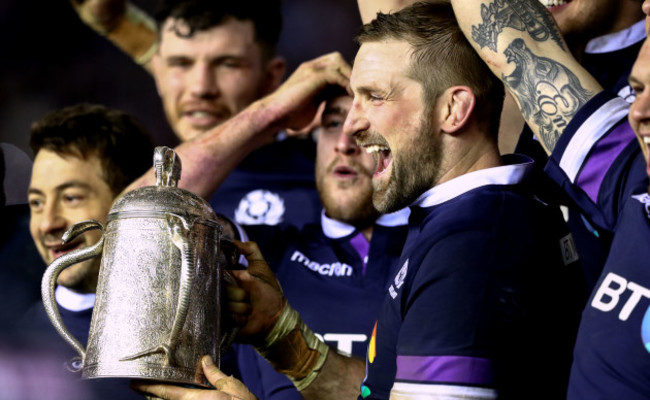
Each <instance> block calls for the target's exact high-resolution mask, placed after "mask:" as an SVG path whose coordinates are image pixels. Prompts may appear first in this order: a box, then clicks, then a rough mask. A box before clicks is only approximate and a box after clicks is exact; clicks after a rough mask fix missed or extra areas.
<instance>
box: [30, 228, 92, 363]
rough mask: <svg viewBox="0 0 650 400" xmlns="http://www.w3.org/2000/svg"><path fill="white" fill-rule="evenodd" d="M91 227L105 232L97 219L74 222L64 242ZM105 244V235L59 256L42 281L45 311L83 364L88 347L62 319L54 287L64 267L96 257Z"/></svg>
mask: <svg viewBox="0 0 650 400" xmlns="http://www.w3.org/2000/svg"><path fill="white" fill-rule="evenodd" d="M91 229H100V230H101V231H102V233H103V231H104V227H103V225H102V224H101V223H99V222H98V221H95V220H88V221H83V222H79V223H77V224H74V225H73V226H72V227H71V228H70V229H68V230H67V231H66V232H65V233H64V234H63V237H62V238H61V239H62V241H63V243H64V244H65V243H67V242H69V241H70V240H72V239H74V238H75V237H77V236H79V235H81V234H82V233H84V232H86V231H89V230H91ZM103 245H104V235H103V234H102V237H101V238H100V239H99V241H98V242H97V243H95V244H94V245H92V246H90V247H86V248H84V249H80V250H75V251H71V252H70V253H68V254H64V255H62V256H61V257H59V258H57V259H56V260H54V261H53V262H52V264H50V266H49V267H47V269H46V270H45V274H43V280H42V281H41V296H42V298H43V305H44V306H45V312H46V313H47V316H48V317H49V318H50V322H52V325H54V328H55V329H56V330H57V332H58V333H59V335H61V337H62V338H63V339H64V340H65V341H66V342H68V344H70V346H72V347H73V348H74V349H75V350H76V351H77V353H79V356H80V357H81V365H83V361H84V359H85V358H86V349H84V347H83V346H82V345H81V343H79V341H78V340H77V339H76V338H75V337H74V336H73V335H72V334H71V333H70V331H68V329H67V328H66V326H65V324H64V323H63V320H62V319H61V313H60V312H59V306H58V305H57V304H56V300H55V298H54V289H55V287H56V280H57V278H58V277H59V275H60V274H61V272H63V270H64V269H66V268H68V267H69V266H71V265H73V264H76V263H79V262H82V261H86V260H88V259H90V258H93V257H96V256H98V255H100V254H101V253H102V248H103ZM73 369H74V370H76V371H78V370H79V369H81V366H79V367H78V368H77V367H75V366H74V365H73Z"/></svg>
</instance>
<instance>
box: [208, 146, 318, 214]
mask: <svg viewBox="0 0 650 400" xmlns="http://www.w3.org/2000/svg"><path fill="white" fill-rule="evenodd" d="M315 154H316V144H315V143H314V141H313V140H311V139H298V138H287V139H284V140H278V141H275V142H273V143H270V144H268V145H265V146H263V147H261V148H259V149H257V150H255V151H253V152H252V153H250V154H249V155H248V156H247V157H246V158H244V159H243V160H242V161H241V162H240V163H239V165H237V168H235V169H234V170H233V171H232V172H231V173H230V174H229V175H228V177H227V178H226V179H225V180H224V182H223V183H222V184H221V185H220V187H219V189H218V190H217V192H216V193H215V194H214V195H213V196H212V198H211V199H210V205H211V206H212V208H214V210H215V211H216V212H217V213H219V214H222V215H224V216H226V217H228V218H231V219H232V220H233V221H235V222H237V223H239V224H240V225H259V224H264V225H279V224H284V225H293V226H297V227H302V226H303V225H304V224H307V223H317V222H318V221H319V218H320V211H321V209H322V203H321V202H320V197H319V196H318V191H317V190H316V183H315V178H314V168H315V164H314V159H315Z"/></svg>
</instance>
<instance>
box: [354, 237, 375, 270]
mask: <svg viewBox="0 0 650 400" xmlns="http://www.w3.org/2000/svg"><path fill="white" fill-rule="evenodd" d="M350 244H351V245H352V247H353V248H354V250H356V252H357V253H359V257H361V264H362V265H363V268H362V270H361V274H362V275H363V276H365V275H366V264H367V262H368V251H369V250H370V243H368V239H366V237H365V236H363V232H359V233H358V234H357V235H356V236H355V237H353V238H352V239H350Z"/></svg>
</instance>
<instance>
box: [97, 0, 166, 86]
mask: <svg viewBox="0 0 650 400" xmlns="http://www.w3.org/2000/svg"><path fill="white" fill-rule="evenodd" d="M106 37H107V38H108V39H109V40H110V41H111V42H113V44H115V46H117V47H118V48H119V49H120V50H122V51H123V52H125V53H126V54H128V55H129V56H130V57H131V58H132V59H133V61H135V62H136V63H137V64H139V65H141V66H142V67H143V68H144V69H146V70H147V71H148V72H149V73H151V72H152V70H151V58H152V57H153V55H154V53H155V52H156V51H157V50H158V34H157V29H156V23H155V21H154V20H153V18H151V17H150V16H149V15H147V14H146V13H145V12H144V11H142V10H140V9H139V8H137V7H136V6H134V5H132V4H131V3H127V7H126V12H125V14H124V16H123V18H121V19H120V22H119V23H118V24H117V26H116V27H115V28H114V29H113V30H111V31H110V32H109V33H108V34H107V35H106Z"/></svg>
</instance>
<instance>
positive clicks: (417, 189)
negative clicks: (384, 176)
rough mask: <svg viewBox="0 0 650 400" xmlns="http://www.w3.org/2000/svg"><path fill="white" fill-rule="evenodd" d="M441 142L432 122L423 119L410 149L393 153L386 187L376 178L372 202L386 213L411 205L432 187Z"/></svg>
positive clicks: (438, 162)
mask: <svg viewBox="0 0 650 400" xmlns="http://www.w3.org/2000/svg"><path fill="white" fill-rule="evenodd" d="M442 154H443V149H442V141H441V139H440V137H435V136H434V129H433V126H432V124H431V122H430V121H428V120H426V119H423V120H422V121H421V122H420V128H419V129H418V133H417V136H416V138H415V140H414V141H413V142H412V146H411V148H409V149H405V150H403V151H402V152H401V153H400V154H396V153H393V161H392V166H391V169H392V171H391V176H389V180H388V184H387V185H386V187H385V189H382V188H381V187H379V183H378V182H377V181H375V180H373V189H374V190H373V198H372V200H373V204H374V206H375V208H376V209H377V210H379V212H381V213H383V214H387V213H391V212H395V211H398V210H400V209H402V208H404V207H407V206H409V205H410V204H412V203H413V202H414V201H415V200H416V199H417V198H418V197H419V196H420V195H421V194H422V193H424V192H426V191H427V190H429V189H431V188H432V187H433V186H434V185H435V183H436V182H437V181H438V179H439V178H440V165H441V163H442Z"/></svg>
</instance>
